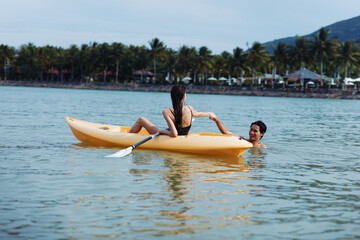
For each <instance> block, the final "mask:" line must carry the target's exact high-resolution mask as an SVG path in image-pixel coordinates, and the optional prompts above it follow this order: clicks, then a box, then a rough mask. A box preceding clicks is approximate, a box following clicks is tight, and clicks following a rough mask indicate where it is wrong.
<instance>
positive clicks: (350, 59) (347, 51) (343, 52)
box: [337, 41, 360, 78]
mask: <svg viewBox="0 0 360 240" xmlns="http://www.w3.org/2000/svg"><path fill="white" fill-rule="evenodd" d="M337 62H338V63H339V65H340V66H342V67H343V68H344V71H345V74H344V75H345V78H346V77H347V76H348V75H347V74H348V68H349V67H351V65H355V66H357V67H359V65H360V51H359V49H358V48H357V47H356V46H355V45H354V44H353V42H351V41H346V42H345V43H340V45H339V56H338V61H337Z"/></svg>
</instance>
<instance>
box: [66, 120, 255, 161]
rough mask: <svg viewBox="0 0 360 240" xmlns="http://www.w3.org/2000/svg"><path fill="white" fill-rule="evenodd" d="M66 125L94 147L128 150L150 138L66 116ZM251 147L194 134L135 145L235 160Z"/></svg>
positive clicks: (223, 137)
mask: <svg viewBox="0 0 360 240" xmlns="http://www.w3.org/2000/svg"><path fill="white" fill-rule="evenodd" d="M66 122H67V123H68V124H69V126H70V129H71V131H72V132H73V134H74V136H75V137H76V138H77V139H78V140H79V141H81V142H87V143H92V144H95V145H98V146H112V147H129V146H131V145H133V144H135V143H138V142H140V141H142V140H143V139H145V138H147V137H149V136H150V134H149V133H148V132H147V131H146V130H145V129H142V130H141V131H140V132H139V133H128V131H129V130H130V128H129V127H123V126H114V125H108V124H99V123H91V122H85V121H81V120H77V119H74V118H70V117H67V118H66ZM251 147H252V144H251V143H249V142H248V141H245V140H241V139H239V138H237V137H234V136H230V135H224V134H217V133H195V132H190V133H189V134H188V135H187V136H177V137H175V138H173V137H169V136H166V135H160V136H158V137H156V138H154V139H152V140H150V141H148V142H146V143H144V144H142V145H140V146H138V148H143V149H150V150H161V151H173V152H184V153H195V154H207V155H221V156H236V157H239V156H241V155H242V154H243V153H244V152H246V150H248V149H249V148H251Z"/></svg>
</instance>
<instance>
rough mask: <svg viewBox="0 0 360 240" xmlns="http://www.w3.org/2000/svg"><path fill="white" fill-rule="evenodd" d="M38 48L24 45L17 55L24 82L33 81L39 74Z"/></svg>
mask: <svg viewBox="0 0 360 240" xmlns="http://www.w3.org/2000/svg"><path fill="white" fill-rule="evenodd" d="M36 55H37V48H36V46H35V45H34V44H32V43H29V44H27V45H22V46H21V47H20V49H19V51H18V53H17V67H18V68H19V69H18V70H19V71H20V77H21V78H22V79H23V80H28V79H30V80H33V79H34V78H36V76H37V75H36V72H37V59H36Z"/></svg>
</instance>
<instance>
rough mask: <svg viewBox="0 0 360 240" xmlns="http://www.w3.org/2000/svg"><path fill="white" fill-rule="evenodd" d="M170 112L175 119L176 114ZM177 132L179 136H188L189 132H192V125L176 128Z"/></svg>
mask: <svg viewBox="0 0 360 240" xmlns="http://www.w3.org/2000/svg"><path fill="white" fill-rule="evenodd" d="M189 109H190V112H191V121H192V111H191V108H189ZM169 110H170V112H171V113H172V115H174V117H175V114H174V113H173V111H171V109H170V108H169ZM175 128H176V130H177V132H178V135H179V136H183V135H188V133H189V131H190V128H191V124H190V125H189V126H187V127H179V126H175Z"/></svg>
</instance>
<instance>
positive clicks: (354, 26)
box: [263, 16, 360, 54]
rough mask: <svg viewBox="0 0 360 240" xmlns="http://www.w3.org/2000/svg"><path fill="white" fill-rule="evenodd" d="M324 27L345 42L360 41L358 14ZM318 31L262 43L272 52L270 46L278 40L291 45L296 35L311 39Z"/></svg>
mask: <svg viewBox="0 0 360 240" xmlns="http://www.w3.org/2000/svg"><path fill="white" fill-rule="evenodd" d="M324 28H325V29H327V30H329V31H330V37H336V38H337V39H338V40H339V41H340V42H345V41H348V40H353V41H356V42H360V16H357V17H354V18H350V19H347V20H343V21H340V22H336V23H333V24H331V25H328V26H326V27H324ZM318 31H319V29H318V30H317V31H315V32H313V33H310V34H307V35H304V36H295V37H287V38H281V39H276V40H274V41H271V42H266V43H263V45H264V46H265V47H266V50H267V51H269V52H270V53H271V54H272V53H273V49H272V46H276V45H277V44H278V43H279V42H283V43H285V44H287V45H290V46H293V45H294V43H295V38H296V37H305V39H312V36H314V35H315V34H316V33H318Z"/></svg>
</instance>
